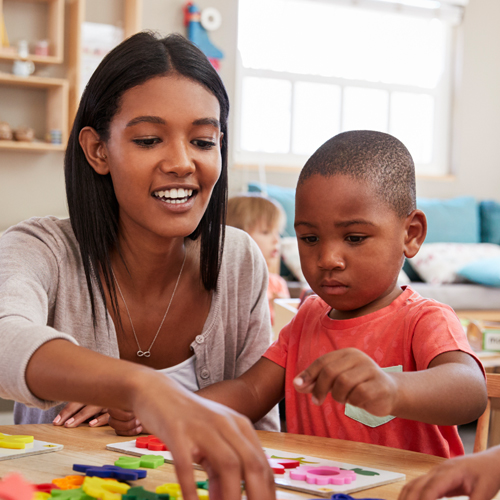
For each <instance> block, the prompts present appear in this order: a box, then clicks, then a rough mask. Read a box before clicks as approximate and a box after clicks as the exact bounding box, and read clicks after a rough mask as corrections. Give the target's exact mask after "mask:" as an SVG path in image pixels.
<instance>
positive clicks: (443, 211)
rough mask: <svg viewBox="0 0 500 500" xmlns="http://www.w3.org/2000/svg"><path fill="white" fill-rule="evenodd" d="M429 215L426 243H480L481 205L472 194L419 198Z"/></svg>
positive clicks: (421, 206)
mask: <svg viewBox="0 0 500 500" xmlns="http://www.w3.org/2000/svg"><path fill="white" fill-rule="evenodd" d="M417 207H418V208H419V209H420V210H422V211H423V212H424V213H425V215H426V217H427V237H426V238H425V241H426V243H479V242H480V238H479V233H480V230H479V207H478V204H477V203H476V201H475V199H474V198H473V197H472V196H462V197H458V198H450V199H447V200H441V199H435V198H417Z"/></svg>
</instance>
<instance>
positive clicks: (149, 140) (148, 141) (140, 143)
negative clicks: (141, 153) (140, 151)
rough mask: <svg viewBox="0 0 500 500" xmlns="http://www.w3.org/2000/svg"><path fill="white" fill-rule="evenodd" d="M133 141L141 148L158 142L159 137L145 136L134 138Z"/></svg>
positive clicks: (149, 146)
mask: <svg viewBox="0 0 500 500" xmlns="http://www.w3.org/2000/svg"><path fill="white" fill-rule="evenodd" d="M134 142H135V144H137V145H138V146H141V147H142V148H151V147H153V146H154V145H155V144H158V143H159V142H160V139H159V138H158V137H145V138H141V139H134Z"/></svg>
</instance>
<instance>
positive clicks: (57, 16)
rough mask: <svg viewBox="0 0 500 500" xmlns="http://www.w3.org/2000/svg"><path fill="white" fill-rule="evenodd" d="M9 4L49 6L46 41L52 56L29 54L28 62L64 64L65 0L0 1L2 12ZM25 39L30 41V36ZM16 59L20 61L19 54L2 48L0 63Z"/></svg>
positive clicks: (0, 50)
mask: <svg viewBox="0 0 500 500" xmlns="http://www.w3.org/2000/svg"><path fill="white" fill-rule="evenodd" d="M9 3H12V4H13V3H18V4H22V3H35V4H36V3H38V4H40V3H45V4H47V9H48V14H47V17H48V23H47V33H46V37H45V39H46V40H48V41H49V51H50V54H49V55H48V56H38V55H35V54H29V55H28V57H27V60H28V61H33V62H34V63H35V64H60V63H62V62H63V59H64V0H0V12H3V10H4V5H7V4H9ZM24 8H26V7H24ZM7 34H9V33H8V32H7ZM25 38H26V40H29V36H27V35H26V36H25ZM15 59H19V56H18V54H17V52H12V51H10V50H8V49H4V48H2V47H0V61H14V60H15Z"/></svg>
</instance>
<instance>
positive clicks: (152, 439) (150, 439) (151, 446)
mask: <svg viewBox="0 0 500 500" xmlns="http://www.w3.org/2000/svg"><path fill="white" fill-rule="evenodd" d="M135 445H136V446H137V448H146V449H148V450H151V451H168V448H167V447H166V446H165V443H164V442H163V441H161V440H160V439H158V438H157V437H156V436H153V435H150V436H141V437H138V438H137V439H136V440H135Z"/></svg>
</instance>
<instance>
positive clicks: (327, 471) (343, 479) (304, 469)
mask: <svg viewBox="0 0 500 500" xmlns="http://www.w3.org/2000/svg"><path fill="white" fill-rule="evenodd" d="M290 479H298V480H299V481H305V482H306V483H309V484H337V485H339V484H351V483H352V482H353V481H354V480H355V479H356V473H355V472H353V471H352V470H340V469H339V468H338V467H327V466H301V467H298V468H297V469H295V470H291V471H290Z"/></svg>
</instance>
